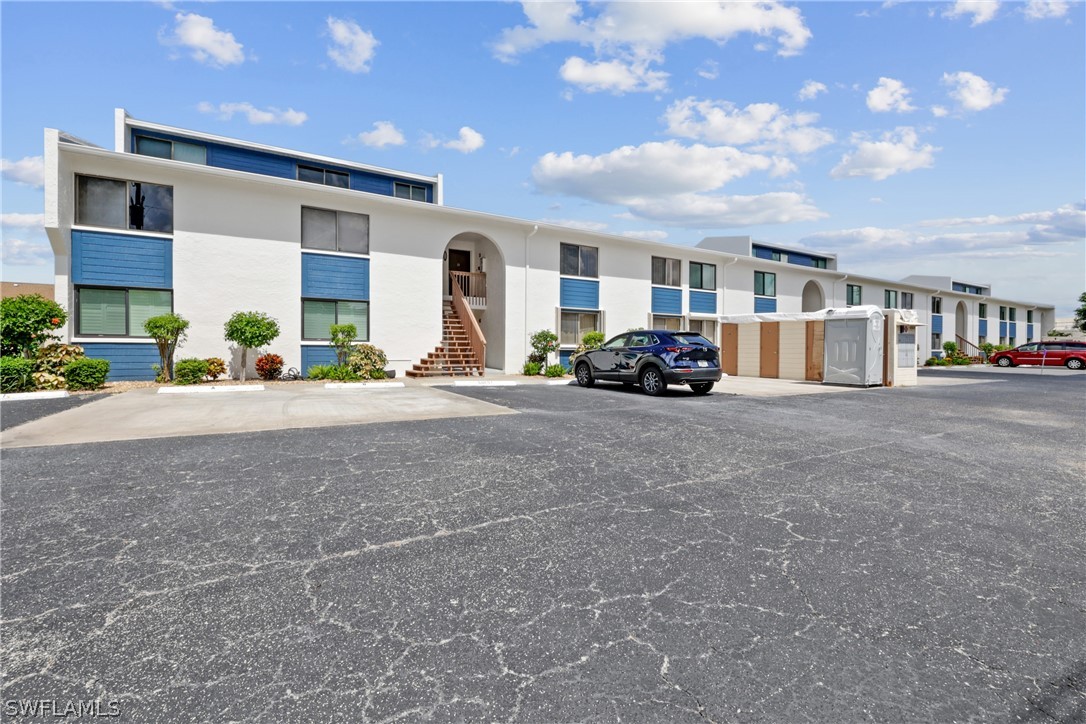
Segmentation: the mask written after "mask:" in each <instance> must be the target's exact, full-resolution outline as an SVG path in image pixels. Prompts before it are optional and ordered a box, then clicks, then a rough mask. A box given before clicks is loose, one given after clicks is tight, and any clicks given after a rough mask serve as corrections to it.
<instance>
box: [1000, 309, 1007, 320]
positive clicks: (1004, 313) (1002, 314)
mask: <svg viewBox="0 0 1086 724" xmlns="http://www.w3.org/2000/svg"><path fill="white" fill-rule="evenodd" d="M999 321H1000V322H1006V321H1007V308H1006V307H1000V308H999Z"/></svg>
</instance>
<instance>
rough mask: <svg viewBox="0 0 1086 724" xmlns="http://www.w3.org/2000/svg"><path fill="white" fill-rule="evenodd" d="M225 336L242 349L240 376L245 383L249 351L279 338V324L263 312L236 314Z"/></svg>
mask: <svg viewBox="0 0 1086 724" xmlns="http://www.w3.org/2000/svg"><path fill="white" fill-rule="evenodd" d="M223 336H224V337H225V338H226V341H227V342H233V343H234V344H236V345H237V346H238V347H240V348H241V375H240V376H241V381H242V382H244V381H245V367H246V364H247V363H246V355H247V353H248V351H249V350H250V349H257V348H260V347H263V346H265V345H268V344H271V343H272V341H273V340H274V339H275V338H276V337H278V336H279V322H277V321H275V320H274V319H272V318H271V317H269V316H268V315H267V314H264V313H263V312H234V314H233V315H232V316H231V317H230V319H228V320H227V321H226V324H225V325H224V326H223Z"/></svg>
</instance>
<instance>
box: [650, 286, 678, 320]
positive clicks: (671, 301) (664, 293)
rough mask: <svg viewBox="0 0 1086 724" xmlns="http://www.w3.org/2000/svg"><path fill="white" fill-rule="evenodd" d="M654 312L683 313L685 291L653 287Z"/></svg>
mask: <svg viewBox="0 0 1086 724" xmlns="http://www.w3.org/2000/svg"><path fill="white" fill-rule="evenodd" d="M652 313H653V314H682V313H683V292H682V290H681V289H665V288H663V287H653V288H652Z"/></svg>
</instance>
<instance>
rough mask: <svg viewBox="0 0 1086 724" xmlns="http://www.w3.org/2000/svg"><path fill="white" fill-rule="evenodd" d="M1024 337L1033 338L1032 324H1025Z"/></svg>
mask: <svg viewBox="0 0 1086 724" xmlns="http://www.w3.org/2000/svg"><path fill="white" fill-rule="evenodd" d="M1026 337H1028V338H1029V339H1033V325H1032V324H1027V325H1026Z"/></svg>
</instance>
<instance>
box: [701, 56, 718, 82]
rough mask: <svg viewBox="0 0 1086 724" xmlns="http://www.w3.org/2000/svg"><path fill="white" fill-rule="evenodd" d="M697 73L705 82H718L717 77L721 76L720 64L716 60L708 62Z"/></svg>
mask: <svg viewBox="0 0 1086 724" xmlns="http://www.w3.org/2000/svg"><path fill="white" fill-rule="evenodd" d="M697 73H698V75H700V76H701V77H702V78H704V79H705V80H716V79H717V76H719V75H720V63H717V62H716V61H715V60H707V61H705V62H704V63H702V64H701V67H700V68H698V70H697Z"/></svg>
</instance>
